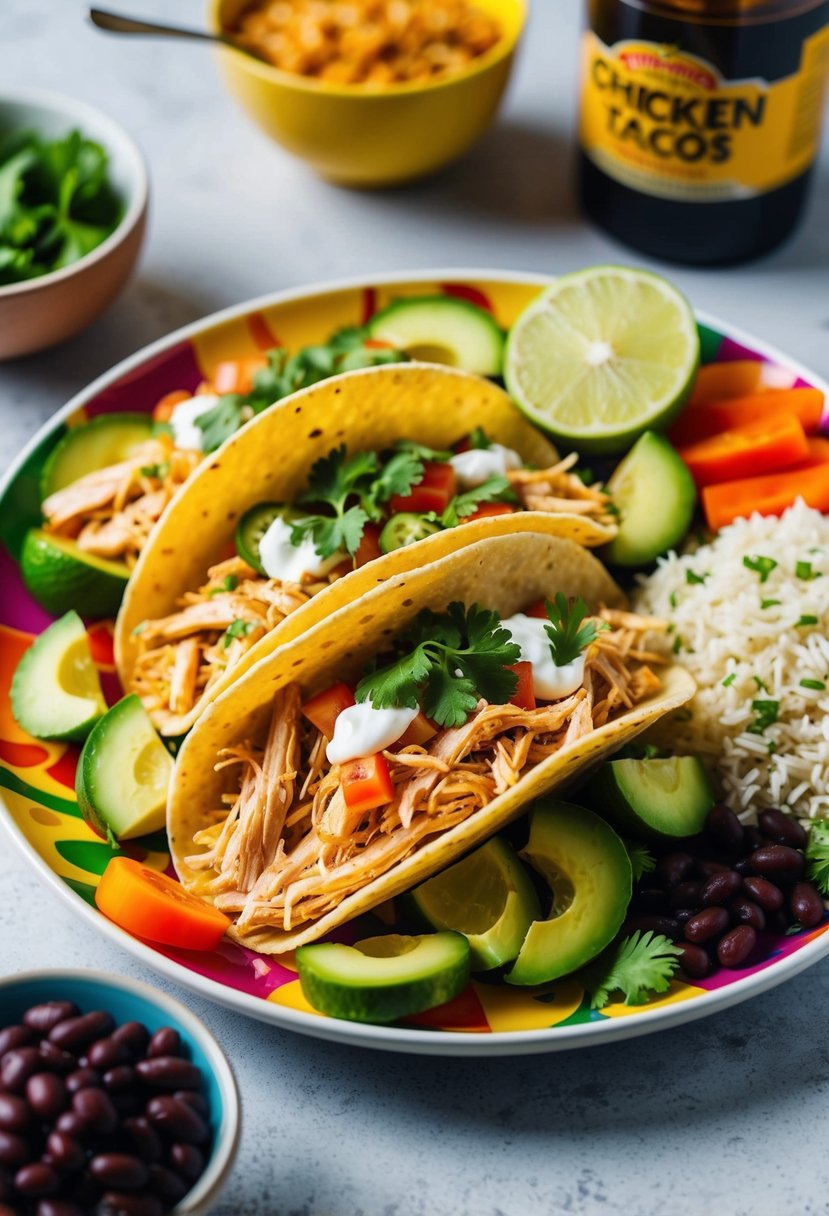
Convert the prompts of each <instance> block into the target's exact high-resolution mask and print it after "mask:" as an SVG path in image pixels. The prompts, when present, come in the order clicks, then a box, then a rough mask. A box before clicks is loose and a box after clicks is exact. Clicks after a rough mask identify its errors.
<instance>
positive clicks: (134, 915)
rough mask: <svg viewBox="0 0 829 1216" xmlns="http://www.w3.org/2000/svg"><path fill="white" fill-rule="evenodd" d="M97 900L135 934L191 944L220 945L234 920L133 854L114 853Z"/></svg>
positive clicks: (106, 913) (208, 947) (107, 913)
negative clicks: (119, 855) (121, 855)
mask: <svg viewBox="0 0 829 1216" xmlns="http://www.w3.org/2000/svg"><path fill="white" fill-rule="evenodd" d="M95 903H96V904H97V905H98V907H99V908H100V910H101V911H102V912H103V914H104V916H106V917H108V918H109V919H110V920H111V921H114V922H115V924H116V925H120V926H121V928H122V929H126V930H127V932H128V933H132V934H133V935H134V936H135V937H143V938H147V939H148V940H149V941H152V942H162V943H163V944H164V945H165V946H179V947H182V948H183V949H185V950H214V949H215V948H216V946H218V944H219V942H220V941H221V940H222V938H223V937H224V935H225V933H226V932H227V930H228V929H229V928H230V923H231V922H230V919H229V918H228V917H227V916H225V914H224V913H223V912H220V911H219V910H218V909H217V908H214V907H213V906H212V905H211V904H208V903H206V902H205V901H204V900H203V899H199V898H198V896H196V895H191V894H190V893H189V891H185V889H184V887H183V886H182V885H181V883H178V882H175V881H174V880H173V879H172V878H168V877H167V875H166V874H160V873H159V872H158V870H151V869H150V867H149V866H146V865H143V864H142V863H141V862H140V861H133V859H132V858H131V857H113V858H112V860H111V861H110V862H109V864H108V865H107V868H106V869H105V870H104V872H103V874H102V875H101V881H100V882H99V883H98V886H97V888H96V891H95Z"/></svg>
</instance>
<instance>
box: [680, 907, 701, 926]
mask: <svg viewBox="0 0 829 1216" xmlns="http://www.w3.org/2000/svg"><path fill="white" fill-rule="evenodd" d="M697 911H698V909H697V908H677V910H676V912H674V920H675V921H676V923H677V924H678V925H687V924H688V921H689V920H690V919H691V917H692V916H696V914H697Z"/></svg>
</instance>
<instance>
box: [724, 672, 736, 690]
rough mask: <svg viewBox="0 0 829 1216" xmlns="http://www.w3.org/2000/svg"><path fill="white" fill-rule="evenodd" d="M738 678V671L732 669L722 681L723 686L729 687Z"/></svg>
mask: <svg viewBox="0 0 829 1216" xmlns="http://www.w3.org/2000/svg"><path fill="white" fill-rule="evenodd" d="M736 679H737V673H736V671H732V672H731V674H730V675H728V676H726V677H725V679H724V680H723V682H722V686H723V688H729V687H730V685H732V684H733V683H734V681H735V680H736Z"/></svg>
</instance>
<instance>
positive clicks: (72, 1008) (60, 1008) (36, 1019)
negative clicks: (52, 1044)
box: [23, 1001, 80, 1035]
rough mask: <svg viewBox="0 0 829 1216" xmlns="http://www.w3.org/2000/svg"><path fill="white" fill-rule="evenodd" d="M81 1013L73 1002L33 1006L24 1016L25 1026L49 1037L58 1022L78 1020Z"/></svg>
mask: <svg viewBox="0 0 829 1216" xmlns="http://www.w3.org/2000/svg"><path fill="white" fill-rule="evenodd" d="M79 1013H80V1009H78V1006H77V1005H73V1004H72V1002H71V1001H45V1002H44V1004H42V1005H32V1007H31V1009H27V1010H26V1012H25V1013H24V1014H23V1024H24V1026H28V1027H29V1028H30V1029H31V1030H34V1031H36V1033H37V1034H40V1035H47V1034H48V1033H49V1031H50V1030H53V1029H54V1028H55V1026H57V1024H58V1022H65V1021H66V1019H67V1018H76V1017H77V1016H78V1014H79Z"/></svg>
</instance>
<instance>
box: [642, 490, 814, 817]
mask: <svg viewBox="0 0 829 1216" xmlns="http://www.w3.org/2000/svg"><path fill="white" fill-rule="evenodd" d="M744 558H747V559H748V560H749V562H750V563H752V564H756V559H757V558H768V559H771V561H773V562H776V563H777V564H776V565H775V566H774V568H773V569H771V570H769V571H768V572H766V574H765V581H761V576H762V574H763V571H762V570H756V569H750V568H747V567H746V566H745V565H744V561H743V559H744ZM799 562H800V563H810V565H811V572H812V574H813V575H817V576H818V577H812V578H807V577H804V575H805V574H806V573H807V571H806V569H805V568H801V572H800V576H798V574H797V569H796V567H797V564H798V563H799ZM761 565H766V563H761ZM689 571H690V572H691V578H692V581H691V582H689V581H688V577H689V575H688V572H689ZM694 576H696V577H698V578H703V579H704V581H703V582H694V581H693V578H694ZM634 598H635V607H636V608H637V609H638V610H639V611H642V612H648V613H653V614H655V615H656V616H661V617H664V618H665V619H667V620H668V621H669V622H670V630H671V632H670V634H669V636H668V642H669V644H672V645H673V647H674V650H675V655H676V661H677V662H679V663H682V664H683V666H685V667H687V669H688V670H689V671H690V672H691V674H692V675H693V677H694V679H695V680H696V681H697V684H698V685H699V690H698V692H697V694H696V696H695V697H694V699H693V701H692V702H691V703H690V706H689V707H688V709H687V710H684V711H680V712H679V713H678V714H677V715H675V716H673V717H672V718H671V719H670V720H668V721H667V722H665V723H663V724H662V726H661V727H660V728H658V738H659V741H660V742H661V743H662V744H663V745H665V746H668V747H670V749H671V750H672V751H673V752H675V753H686V754H687V753H691V754H696V755H699V756H701V757H702V758H703V760H705V761H706V763H707V764H708V765H709V767H710V770H711V772H712V775H713V777H714V779H715V782H716V783H717V785H718V787H719V796H720V797H722V798H723V799H724V800H725V801H726V802H727V803H728V804H729V805H730V806H731V807H733V809H734V810H735V811H736V812H737V813H738V814H739V815H740V817H741V818H743V819H751V818H753V817H754V815H755V814H756V812H757V810H758V809H761V808H762V807H764V806H781V807H787V808H789V809H790V810H791V811H792V812H794V813H795V814H797V815H799V816H800V817H801V818H804V819H815V818H826V817H829V518H827V517H825V516H823V515H822V514H821V513H820V512H819V511H814V510H812V509H811V508H809V507H807V506H805V504H804V503H803V502H802V501H801V500H798V502H797V503H796V504H795V506H793V507H791V508H790V509H789V510H788V511H786V512H785V514H784V515H783V516H782V517H781V518H780V519H776V518H774V517H764V516H761V515H752V516H751V517H750V518H749V519H739V520H737V521H736V522H735V523H733V524H730V525H729V526H728V527H726V528H723V529H722V531H721V532H720V533H719V534H718V535H717V537H716V538H715V539H714V540H713V541H712V542H711V543H710V544H706V545H701V546H700V547H699V548H697V549H696V550H695V551H694V552H686V553H685V554H684V555H682V556H678V555H677V554H676V553H670V554H668V556H667V557H665V558H663V559H661V560H660V561H659V563H658V566H657V569H656V570H655V571H654V573H653V574H651V575H649V576H648V577H647V578H642V579H641V586H640V589H639V590H638V591H637V592H636V595H635V597H634ZM770 600H773V601H779V602H776V603H768V601H770ZM764 602H766V606H765V607H763V603H764ZM803 617H807V618H808V617H816V618H817V624H803V623H801V624H798V622H799V621H801V618H803ZM804 680H806V681H813V682H814V683H815V684H819V685H824V687H823V688H820V687H814V686H813V687H809V685H808V684H807V685H806V686H805V687H804V686H803V684H802V681H804ZM724 681H727V683H724ZM762 702H766V703H768V702H777V703H778V704H777V711H776V720H775V721H773V722H771V723H770V724H769V725H764V722H763V718H764V709H765V710H766V711H767V712H766V713H765V717H766V718H768V717H774V714H775V709H774V706H773V705H768V704H767V705H766V706H765V707H764V706H763V705H762V704H758V703H762ZM752 727H753V729H750V728H752Z"/></svg>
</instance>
